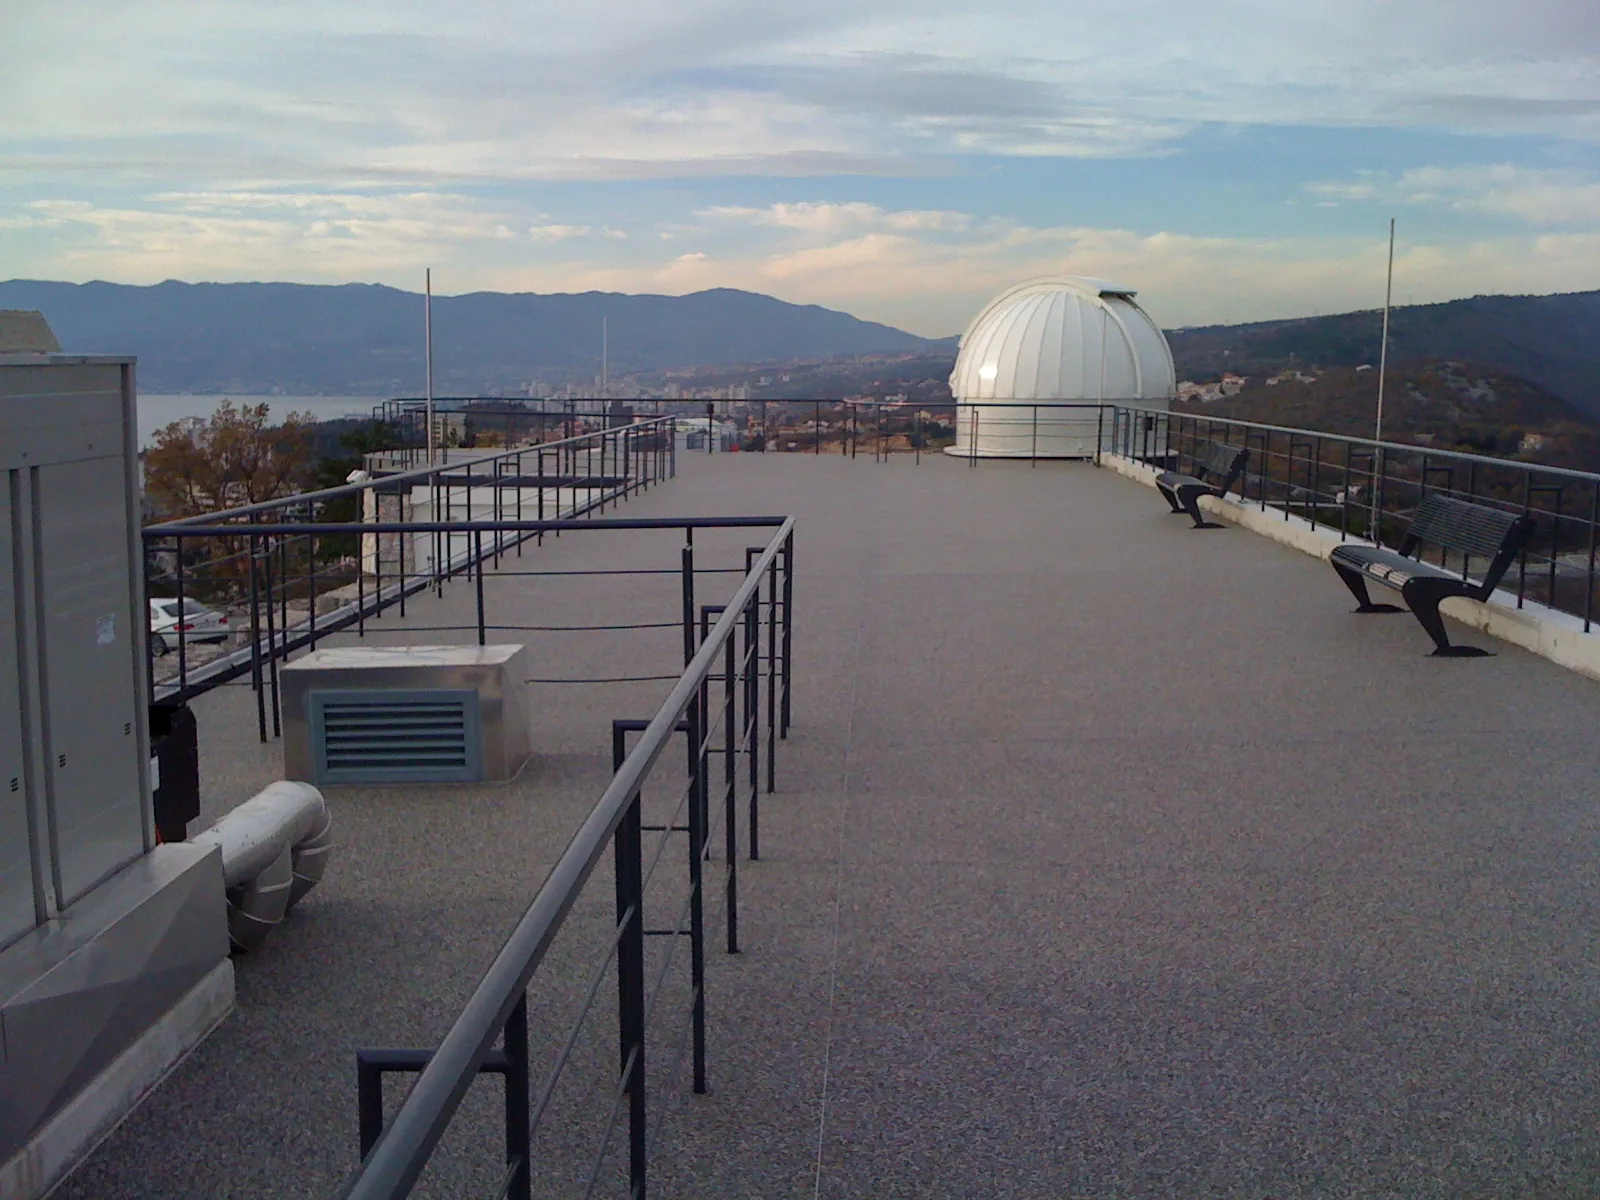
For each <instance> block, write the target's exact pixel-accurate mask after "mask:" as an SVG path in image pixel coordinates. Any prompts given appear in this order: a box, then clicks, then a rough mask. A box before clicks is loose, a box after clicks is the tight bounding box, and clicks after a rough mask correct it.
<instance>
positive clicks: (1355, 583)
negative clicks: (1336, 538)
mask: <svg viewBox="0 0 1600 1200" xmlns="http://www.w3.org/2000/svg"><path fill="white" fill-rule="evenodd" d="M1333 569H1334V570H1335V571H1337V572H1339V578H1340V579H1342V580H1344V585H1345V587H1347V588H1349V589H1350V594H1351V595H1352V596H1354V597H1355V598H1356V611H1357V612H1358V613H1397V612H1401V611H1402V610H1401V608H1400V606H1399V605H1397V604H1374V603H1373V602H1372V597H1371V596H1369V595H1368V594H1367V581H1366V580H1365V579H1364V578H1363V577H1362V575H1361V572H1359V571H1353V570H1351V569H1350V568H1349V567H1346V566H1344V565H1342V564H1340V563H1334V564H1333Z"/></svg>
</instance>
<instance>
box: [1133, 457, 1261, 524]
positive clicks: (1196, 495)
mask: <svg viewBox="0 0 1600 1200" xmlns="http://www.w3.org/2000/svg"><path fill="white" fill-rule="evenodd" d="M1249 461H1250V451H1249V449H1248V448H1247V447H1245V446H1228V445H1224V444H1223V443H1221V442H1215V443H1213V444H1212V446H1211V449H1210V450H1209V451H1207V452H1206V457H1205V462H1204V463H1203V464H1202V465H1201V467H1200V473H1199V474H1198V475H1180V474H1179V473H1178V472H1176V471H1163V472H1162V473H1161V474H1159V475H1157V476H1156V487H1158V488H1160V489H1161V494H1162V495H1163V496H1165V497H1166V498H1167V503H1168V504H1170V505H1172V511H1173V512H1175V513H1184V512H1186V513H1188V514H1189V515H1190V516H1191V517H1193V518H1194V527H1195V528H1196V529H1217V528H1220V527H1219V526H1218V525H1217V523H1216V522H1215V521H1207V520H1205V519H1204V518H1203V517H1201V516H1200V497H1201V496H1225V495H1227V493H1228V489H1229V488H1231V487H1232V486H1233V485H1234V483H1236V482H1237V481H1238V479H1239V476H1240V475H1243V474H1244V465H1245V463H1247V462H1249Z"/></svg>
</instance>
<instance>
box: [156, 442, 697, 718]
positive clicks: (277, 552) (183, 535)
mask: <svg viewBox="0 0 1600 1200" xmlns="http://www.w3.org/2000/svg"><path fill="white" fill-rule="evenodd" d="M674 427H675V422H674V419H673V418H672V417H662V418H655V419H650V420H646V421H641V422H637V423H633V424H627V425H621V426H618V427H615V428H611V429H604V430H598V431H595V432H593V433H585V434H581V435H579V436H578V437H575V438H571V439H565V440H562V441H558V442H550V443H545V444H542V445H536V446H528V447H519V448H516V449H512V450H506V451H501V452H498V453H489V454H484V453H472V452H461V451H457V452H456V453H455V455H454V456H453V458H445V457H443V456H441V460H440V461H439V462H437V463H436V464H435V465H433V466H432V467H423V468H418V469H415V470H409V469H408V470H393V469H392V468H391V466H390V465H389V464H387V463H386V462H385V461H384V460H385V457H386V456H385V455H381V454H380V455H371V456H368V467H369V469H370V470H371V471H372V474H373V476H374V477H373V478H370V479H368V480H365V481H361V482H356V483H351V484H347V485H345V486H343V487H336V488H328V489H325V490H322V491H317V492H309V493H301V494H298V495H294V496H287V497H283V498H281V499H277V500H270V501H266V502H264V503H261V504H253V505H247V506H244V507H240V508H235V509H230V510H227V511H224V512H218V513H208V514H203V515H200V516H195V517H187V518H183V519H180V520H175V521H166V522H162V523H160V524H156V525H150V526H147V527H146V528H145V529H144V531H143V536H144V545H145V587H146V593H147V595H148V596H150V597H151V598H152V599H170V600H174V601H176V602H177V604H178V606H179V610H180V611H182V610H185V609H186V607H188V606H193V607H194V609H195V610H196V612H199V611H200V610H201V609H212V610H214V612H213V615H212V616H210V617H207V618H206V621H208V622H209V625H202V624H201V622H200V621H199V620H196V619H184V618H182V617H180V618H179V620H178V621H176V622H175V623H174V624H175V627H167V628H160V629H155V630H152V632H151V635H150V637H149V640H148V644H149V649H150V680H151V692H152V700H160V701H166V702H184V701H187V700H189V699H191V698H193V697H194V696H196V695H199V694H200V693H202V692H205V691H207V690H209V689H210V688H212V687H217V686H220V685H222V684H225V683H228V682H231V681H233V680H236V679H239V678H241V677H244V676H246V675H248V676H249V678H250V682H251V685H252V686H253V687H254V688H255V689H256V692H257V695H258V698H259V697H260V696H261V694H262V691H263V688H267V687H270V688H271V690H272V691H273V692H274V694H275V692H276V671H277V666H278V663H279V662H280V660H281V659H282V658H284V657H285V656H287V655H289V654H292V653H295V652H297V651H299V650H300V649H302V648H307V647H310V648H315V646H316V645H317V643H318V642H319V640H321V639H322V638H323V637H325V636H327V635H328V634H329V633H332V632H336V631H339V630H343V629H352V628H353V629H354V630H355V631H356V632H357V633H358V634H360V635H363V636H364V635H365V634H366V633H367V625H368V622H369V621H370V620H373V619H375V618H378V617H380V616H382V615H383V613H384V612H385V611H387V610H389V609H391V608H394V609H398V611H399V613H400V615H402V616H404V615H405V612H406V605H407V602H408V599H409V598H411V597H414V596H415V595H416V594H417V593H419V592H423V591H426V590H429V589H432V590H433V591H435V592H436V593H439V594H442V592H443V590H444V588H445V587H446V586H447V585H448V584H449V583H451V582H452V581H455V580H458V579H471V578H474V577H476V579H477V580H478V582H479V585H480V586H481V582H482V568H483V565H484V564H485V562H492V563H493V564H494V565H495V566H496V567H499V566H500V563H501V560H502V558H503V557H504V556H506V555H508V554H509V555H515V556H517V557H519V558H520V557H521V555H522V553H523V548H524V545H525V544H526V543H527V542H529V541H530V540H536V541H542V539H543V537H544V535H545V534H546V533H555V534H557V535H559V533H560V532H561V531H562V530H563V529H565V528H567V526H566V525H565V524H563V522H571V521H587V520H593V519H598V518H601V517H603V516H604V514H605V513H606V512H607V511H608V510H609V509H611V508H613V507H614V506H615V505H617V504H618V503H620V502H621V501H623V500H626V499H627V498H628V497H630V496H632V495H633V494H635V493H637V492H640V491H644V490H647V489H649V488H650V487H652V486H653V485H655V484H656V483H659V482H661V481H663V480H665V479H668V478H671V477H672V476H673V475H674V474H675V472H676V449H675V447H676V438H675V436H674ZM215 612H221V613H222V614H223V615H225V616H226V617H227V618H228V621H227V624H225V625H220V626H219V625H218V623H217V622H216V618H215ZM184 626H188V628H184ZM215 643H220V645H218V646H216V648H215V649H210V647H211V646H212V645H213V644H215ZM258 707H261V708H263V710H264V708H265V704H264V702H262V703H259V704H258ZM263 736H265V729H264V725H263Z"/></svg>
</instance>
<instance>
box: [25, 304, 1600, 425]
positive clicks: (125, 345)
mask: <svg viewBox="0 0 1600 1200" xmlns="http://www.w3.org/2000/svg"><path fill="white" fill-rule="evenodd" d="M8 308H22V309H38V310H40V311H42V312H43V313H44V314H45V317H46V318H47V319H48V320H49V322H50V324H51V326H52V327H53V329H54V330H55V333H56V336H57V337H58V338H59V339H60V341H61V344H62V346H63V348H64V349H66V350H68V351H72V352H83V353H122V354H137V355H138V356H139V386H140V388H141V390H143V391H146V392H156V393H160V392H209V393H234V394H260V393H269V392H277V393H286V394H291V395H293V394H306V395H317V394H321V395H416V394H418V393H419V392H420V390H421V386H422V380H423V349H422V341H423V339H422V309H423V304H422V297H421V296H420V295H418V294H416V293H414V292H404V291H400V290H398V289H395V288H390V287H383V286H380V285H374V284H344V285H339V286H324V285H313V284H293V283H226V284H220V283H180V282H176V281H168V282H166V283H161V284H156V285H154V286H152V287H133V286H128V285H123V284H113V283H98V282H97V283H85V284H71V283H55V282H45V281H37V280H20V279H15V280H9V281H5V282H0V309H8ZM602 320H604V321H605V323H606V326H607V329H608V334H609V338H608V341H609V360H610V369H611V371H612V373H613V374H616V375H621V374H623V373H629V372H664V371H673V370H683V369H687V368H692V367H701V368H705V367H717V366H736V365H740V364H744V365H751V366H754V365H757V364H759V365H763V366H774V365H778V364H783V363H801V362H812V363H815V362H819V361H822V360H833V359H848V358H851V357H860V356H869V355H916V356H917V357H918V358H919V359H921V360H925V361H928V362H932V363H935V364H936V366H935V367H934V368H930V369H931V370H933V371H934V373H935V374H936V375H938V376H939V377H940V378H941V379H942V377H943V375H944V374H946V373H947V372H948V367H945V366H943V365H942V364H943V363H948V362H949V361H951V360H952V359H953V358H954V355H955V351H956V344H957V339H956V338H953V337H952V338H922V337H917V336H916V335H914V334H910V333H906V332H904V331H903V330H899V329H895V328H892V327H890V326H888V325H882V324H877V323H875V322H871V321H862V320H859V319H857V318H856V317H853V316H850V315H849V314H848V313H843V312H837V311H835V310H832V309H827V308H822V307H819V306H817V305H799V304H789V303H787V302H785V301H782V300H777V299H774V298H773V297H771V296H764V295H760V294H758V293H754V292H744V291H737V290H734V289H731V288H716V289H712V290H710V291H703V292H694V293H692V294H690V295H686V296H657V295H625V294H620V293H612V292H583V293H579V294H554V295H536V294H532V293H516V294H507V293H498V292H476V293H472V294H469V295H463V296H441V297H435V298H434V302H433V332H434V355H435V357H434V385H435V391H436V392H437V393H439V394H441V395H443V394H456V395H471V394H494V393H497V392H520V391H521V390H522V389H523V388H524V387H525V386H526V385H527V384H528V383H529V382H530V381H534V380H539V381H541V382H543V383H557V384H559V383H564V382H579V381H587V380H590V379H593V378H595V377H596V376H597V375H598V374H599V372H600V360H601V337H602V334H601V327H602ZM1381 329H1382V317H1381V314H1380V313H1379V312H1377V311H1365V312H1353V313H1340V314H1335V315H1331V316H1318V317H1304V318H1297V319H1292V320H1279V321H1261V322H1255V323H1251V324H1246V325H1216V326H1207V327H1194V328H1183V329H1176V330H1172V331H1170V332H1169V333H1168V338H1169V341H1170V343H1171V346H1172V352H1173V357H1174V359H1175V361H1176V363H1177V366H1178V373H1179V377H1180V378H1195V379H1203V378H1205V377H1207V376H1208V375H1209V376H1210V377H1212V378H1215V376H1216V375H1217V374H1218V373H1219V372H1221V371H1224V370H1228V371H1234V372H1237V373H1239V374H1241V375H1252V374H1261V373H1268V372H1272V371H1276V370H1281V369H1282V368H1284V367H1287V366H1293V365H1296V364H1298V365H1303V366H1311V365H1318V366H1322V367H1328V368H1335V367H1351V368H1353V367H1356V366H1359V365H1361V364H1363V363H1371V364H1376V363H1377V361H1378V348H1379V342H1380V341H1381ZM1436 360H1451V361H1460V362H1470V363H1474V364H1479V365H1481V366H1483V367H1486V368H1491V369H1493V370H1495V371H1499V372H1503V373H1505V374H1507V375H1510V376H1514V377H1517V378H1520V379H1525V380H1528V381H1530V382H1532V383H1534V384H1537V385H1538V386H1540V387H1541V388H1543V389H1544V390H1545V391H1547V392H1549V393H1550V394H1551V395H1553V396H1555V397H1557V398H1559V399H1561V400H1563V401H1565V402H1567V403H1568V404H1570V405H1572V406H1573V407H1575V408H1577V409H1579V410H1580V411H1583V412H1585V413H1587V414H1589V415H1591V416H1600V291H1593V292H1575V293H1569V294H1565V295H1554V296H1475V297H1472V298H1471V299H1468V300H1453V301H1450V302H1448V303H1443V304H1421V305H1407V306H1404V307H1400V308H1396V309H1394V310H1393V312H1392V314H1391V324H1390V349H1389V361H1390V363H1391V364H1394V365H1396V366H1401V365H1404V364H1406V363H1415V362H1421V361H1436ZM836 382H838V383H840V384H841V385H843V384H844V382H845V381H844V380H843V379H841V380H838V381H836Z"/></svg>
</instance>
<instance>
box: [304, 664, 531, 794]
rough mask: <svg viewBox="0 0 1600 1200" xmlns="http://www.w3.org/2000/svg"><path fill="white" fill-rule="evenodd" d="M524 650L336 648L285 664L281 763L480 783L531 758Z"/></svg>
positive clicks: (319, 775) (361, 774) (326, 771)
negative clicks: (529, 752)
mask: <svg viewBox="0 0 1600 1200" xmlns="http://www.w3.org/2000/svg"><path fill="white" fill-rule="evenodd" d="M528 674H529V669H528V663H527V652H526V651H525V650H524V649H523V648H522V647H521V646H517V645H500V646H339V647H330V648H328V649H323V650H317V651H315V652H314V653H311V654H308V655H307V656H306V657H305V658H302V659H300V660H299V661H298V662H293V663H289V664H288V665H286V666H285V667H284V668H283V671H282V674H281V675H280V679H281V681H282V687H283V770H284V776H285V777H286V778H288V779H298V780H304V781H306V782H308V783H315V784H318V785H322V784H341V783H348V784H367V783H476V782H479V781H487V780H505V779H510V778H512V777H513V776H515V775H516V774H517V772H518V771H520V770H521V769H522V765H523V763H525V762H527V760H528V707H527V700H526V695H525V693H526V688H525V686H524V685H525V684H526V682H527V677H528Z"/></svg>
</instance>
